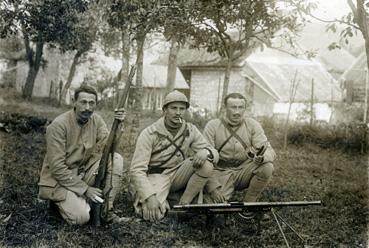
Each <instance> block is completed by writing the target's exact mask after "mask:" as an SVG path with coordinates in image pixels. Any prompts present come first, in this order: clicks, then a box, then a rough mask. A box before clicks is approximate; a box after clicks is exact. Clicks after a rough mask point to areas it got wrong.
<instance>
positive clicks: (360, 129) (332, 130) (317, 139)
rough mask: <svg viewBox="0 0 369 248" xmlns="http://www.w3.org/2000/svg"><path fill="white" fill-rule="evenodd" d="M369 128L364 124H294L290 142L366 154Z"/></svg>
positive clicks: (290, 130) (291, 129) (290, 131)
mask: <svg viewBox="0 0 369 248" xmlns="http://www.w3.org/2000/svg"><path fill="white" fill-rule="evenodd" d="M367 135H368V127H367V126H366V125H365V124H363V123H350V124H340V125H312V126H310V125H309V124H306V123H303V124H294V125H293V126H291V127H290V129H289V133H288V142H289V143H291V144H297V145H301V144H303V143H314V144H317V145H318V146H320V147H321V148H335V149H342V150H344V151H350V152H361V153H366V152H367V148H368V140H367Z"/></svg>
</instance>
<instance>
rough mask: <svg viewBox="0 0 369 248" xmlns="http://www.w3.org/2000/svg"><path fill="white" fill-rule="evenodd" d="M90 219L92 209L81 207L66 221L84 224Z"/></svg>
mask: <svg viewBox="0 0 369 248" xmlns="http://www.w3.org/2000/svg"><path fill="white" fill-rule="evenodd" d="M89 220H90V211H89V210H88V209H80V210H78V211H76V212H75V213H73V214H72V215H70V216H68V218H67V219H66V221H67V222H68V223H69V224H71V225H84V224H86V223H87V222H88V221H89Z"/></svg>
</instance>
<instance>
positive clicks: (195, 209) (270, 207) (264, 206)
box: [171, 201, 322, 247]
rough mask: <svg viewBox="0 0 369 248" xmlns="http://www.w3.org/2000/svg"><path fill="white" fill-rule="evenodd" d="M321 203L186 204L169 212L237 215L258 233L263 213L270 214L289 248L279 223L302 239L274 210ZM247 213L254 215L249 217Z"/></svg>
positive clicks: (174, 207)
mask: <svg viewBox="0 0 369 248" xmlns="http://www.w3.org/2000/svg"><path fill="white" fill-rule="evenodd" d="M320 205H322V202H321V201H290V202H228V203H216V204H186V205H174V206H173V208H172V210H171V211H174V212H177V213H192V214H205V215H206V216H209V215H214V214H237V216H238V217H239V218H238V219H239V220H246V221H249V220H251V219H252V220H253V221H255V222H256V224H257V231H258V232H260V222H261V219H262V217H263V214H264V213H265V212H271V213H272V215H273V217H274V220H275V222H276V223H277V225H278V228H279V231H280V232H281V234H282V236H283V239H284V241H285V243H286V245H287V247H290V246H289V244H288V241H287V238H286V235H285V233H284V231H283V229H282V226H281V221H282V222H283V223H284V224H286V226H287V227H288V228H289V229H290V230H292V231H293V232H294V233H295V234H296V235H297V236H298V237H299V238H300V239H301V240H302V241H304V239H303V238H302V237H301V235H299V234H298V233H297V231H296V230H295V229H294V228H293V227H292V226H291V225H290V224H288V223H287V221H286V220H284V219H283V218H282V217H281V216H280V215H279V214H278V213H276V212H275V211H274V209H275V208H282V207H305V206H320ZM249 213H254V214H253V215H251V216H252V217H251V216H250V214H249Z"/></svg>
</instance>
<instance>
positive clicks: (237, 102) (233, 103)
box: [226, 98, 246, 124]
mask: <svg viewBox="0 0 369 248" xmlns="http://www.w3.org/2000/svg"><path fill="white" fill-rule="evenodd" d="M245 111H246V103H245V100H243V99H238V98H228V100H227V106H226V115H227V118H228V119H229V120H230V121H231V122H233V123H234V124H239V123H240V122H241V121H242V119H243V115H244V114H245Z"/></svg>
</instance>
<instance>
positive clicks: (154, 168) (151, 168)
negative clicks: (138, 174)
mask: <svg viewBox="0 0 369 248" xmlns="http://www.w3.org/2000/svg"><path fill="white" fill-rule="evenodd" d="M166 169H168V168H165V167H157V166H150V165H149V169H148V170H147V174H148V175H150V174H161V173H163V171H164V170H166Z"/></svg>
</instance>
